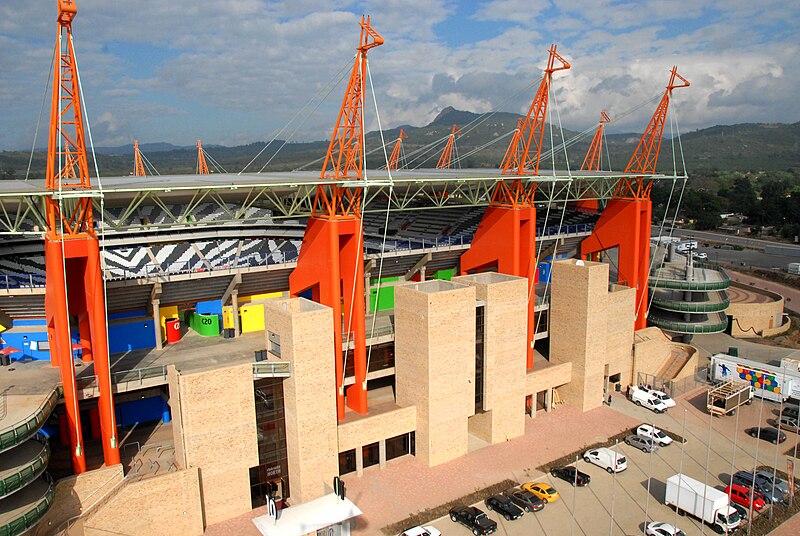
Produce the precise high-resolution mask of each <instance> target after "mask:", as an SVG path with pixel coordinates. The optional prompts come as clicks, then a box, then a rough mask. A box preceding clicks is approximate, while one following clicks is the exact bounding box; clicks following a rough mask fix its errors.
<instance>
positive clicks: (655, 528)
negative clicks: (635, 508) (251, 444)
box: [644, 521, 686, 536]
mask: <svg viewBox="0 0 800 536" xmlns="http://www.w3.org/2000/svg"><path fill="white" fill-rule="evenodd" d="M644 533H645V534H646V535H647V536H686V533H685V532H683V531H682V530H681V529H679V528H678V527H675V526H673V525H670V524H669V523H662V522H661V521H652V522H650V523H648V524H647V527H646V529H645V531H644Z"/></svg>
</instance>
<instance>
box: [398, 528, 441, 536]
mask: <svg viewBox="0 0 800 536" xmlns="http://www.w3.org/2000/svg"><path fill="white" fill-rule="evenodd" d="M400 536H442V533H441V531H440V530H438V529H436V528H434V527H428V526H425V527H414V528H413V529H408V530H405V531H403V532H402V533H401V534H400Z"/></svg>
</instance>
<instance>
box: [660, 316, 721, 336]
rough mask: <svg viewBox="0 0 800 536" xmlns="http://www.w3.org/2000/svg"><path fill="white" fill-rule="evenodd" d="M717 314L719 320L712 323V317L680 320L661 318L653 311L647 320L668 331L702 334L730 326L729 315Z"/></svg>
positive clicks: (719, 330) (717, 331) (715, 331)
mask: <svg viewBox="0 0 800 536" xmlns="http://www.w3.org/2000/svg"><path fill="white" fill-rule="evenodd" d="M715 316H717V321H716V322H713V323H711V322H712V321H711V319H709V320H707V321H698V322H692V321H688V322H678V321H675V320H667V319H664V318H661V317H659V316H657V315H655V314H653V313H650V316H648V317H647V320H648V322H650V323H652V324H653V325H655V326H657V327H659V328H661V329H666V330H667V331H673V332H675V333H685V334H702V333H719V332H721V331H725V328H727V327H728V319H727V317H726V316H725V315H723V314H720V313H717V314H716V315H715Z"/></svg>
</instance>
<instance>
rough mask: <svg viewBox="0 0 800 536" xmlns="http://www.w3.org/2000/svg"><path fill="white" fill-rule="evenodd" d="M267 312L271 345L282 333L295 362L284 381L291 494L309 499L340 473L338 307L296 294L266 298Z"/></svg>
mask: <svg viewBox="0 0 800 536" xmlns="http://www.w3.org/2000/svg"><path fill="white" fill-rule="evenodd" d="M264 314H265V320H264V322H265V326H266V331H265V337H266V347H267V348H270V341H269V334H270V332H271V333H273V334H276V335H278V336H279V337H280V352H281V355H280V357H279V359H280V360H281V361H289V362H290V363H291V367H292V375H291V377H289V378H287V379H286V380H284V382H283V401H284V410H285V417H286V447H287V463H288V466H289V482H290V486H291V498H292V500H293V501H295V502H298V503H300V502H307V501H311V500H314V499H316V498H319V497H321V496H322V495H324V494H325V491H326V488H325V486H326V485H329V483H330V482H331V481H332V480H333V477H334V476H337V475H338V474H339V462H338V452H339V445H338V443H337V435H336V426H337V420H336V372H335V362H334V344H333V311H332V310H331V309H330V308H329V307H325V306H324V305H320V304H318V303H314V302H312V301H309V300H306V299H304V298H294V299H281V300H272V301H270V302H266V303H265V304H264ZM272 358H273V357H271V359H272Z"/></svg>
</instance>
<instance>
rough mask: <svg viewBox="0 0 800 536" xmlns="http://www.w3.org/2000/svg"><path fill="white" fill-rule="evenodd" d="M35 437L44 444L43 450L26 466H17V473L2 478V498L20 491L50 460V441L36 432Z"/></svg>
mask: <svg viewBox="0 0 800 536" xmlns="http://www.w3.org/2000/svg"><path fill="white" fill-rule="evenodd" d="M34 439H35V440H36V441H38V442H39V443H41V444H42V450H41V451H39V453H38V454H37V455H36V456H35V457H34V458H33V460H31V461H29V462H27V463H26V464H25V466H24V467H21V468H17V471H16V472H15V473H12V474H10V475H7V476H6V477H4V478H2V479H0V498H3V497H5V496H7V495H11V494H12V493H14V492H15V491H19V490H21V489H22V488H24V487H25V486H27V485H28V484H30V483H31V482H33V481H34V480H36V479H37V478H39V475H41V474H42V473H43V472H44V470H45V469H46V468H47V463H48V462H49V461H50V443H48V442H47V438H46V437H44V436H43V435H42V434H36V435H35V436H34Z"/></svg>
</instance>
